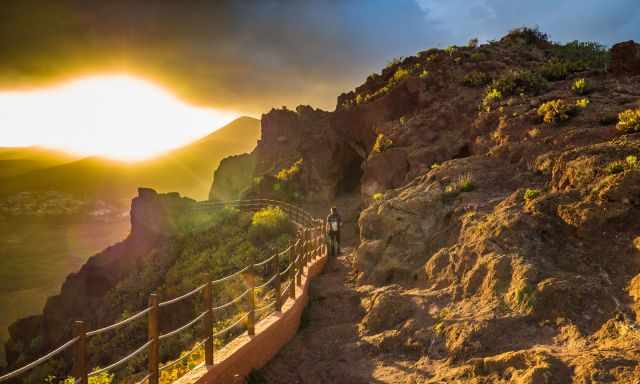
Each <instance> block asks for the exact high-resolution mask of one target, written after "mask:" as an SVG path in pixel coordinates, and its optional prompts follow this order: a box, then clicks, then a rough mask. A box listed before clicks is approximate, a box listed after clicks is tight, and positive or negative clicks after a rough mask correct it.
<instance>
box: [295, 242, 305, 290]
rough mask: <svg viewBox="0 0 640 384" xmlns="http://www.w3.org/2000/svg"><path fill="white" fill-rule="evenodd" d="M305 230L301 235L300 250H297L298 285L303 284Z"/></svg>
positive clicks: (296, 278)
mask: <svg viewBox="0 0 640 384" xmlns="http://www.w3.org/2000/svg"><path fill="white" fill-rule="evenodd" d="M304 247H305V245H304V232H303V234H302V235H301V236H300V246H299V247H298V252H297V254H298V255H297V257H296V258H297V259H298V262H297V265H296V274H295V275H296V277H295V280H296V281H295V282H296V283H297V284H298V285H302V270H303V269H304V264H303V263H304Z"/></svg>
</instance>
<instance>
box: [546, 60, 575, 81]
mask: <svg viewBox="0 0 640 384" xmlns="http://www.w3.org/2000/svg"><path fill="white" fill-rule="evenodd" d="M539 71H540V74H541V75H542V77H544V78H545V79H547V80H549V81H558V80H564V79H566V78H567V75H568V74H569V64H567V63H566V62H565V61H563V60H559V59H556V58H553V59H551V60H549V61H547V62H546V63H544V64H542V66H541V67H540V69H539Z"/></svg>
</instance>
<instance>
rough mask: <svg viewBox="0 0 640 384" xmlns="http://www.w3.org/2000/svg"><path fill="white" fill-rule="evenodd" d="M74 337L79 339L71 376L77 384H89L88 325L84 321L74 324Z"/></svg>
mask: <svg viewBox="0 0 640 384" xmlns="http://www.w3.org/2000/svg"><path fill="white" fill-rule="evenodd" d="M73 337H77V338H78V341H76V345H75V350H74V354H73V355H74V356H73V368H72V370H71V376H73V377H74V378H75V379H76V380H77V381H76V383H80V384H88V383H89V368H88V365H87V325H86V323H85V322H84V321H75V322H74V323H73Z"/></svg>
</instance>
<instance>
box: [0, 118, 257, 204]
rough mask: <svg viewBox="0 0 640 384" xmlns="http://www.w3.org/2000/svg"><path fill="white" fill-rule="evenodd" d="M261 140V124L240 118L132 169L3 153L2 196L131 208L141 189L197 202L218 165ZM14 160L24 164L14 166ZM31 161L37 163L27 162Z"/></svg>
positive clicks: (97, 159) (89, 159) (0, 154)
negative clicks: (72, 198)
mask: <svg viewBox="0 0 640 384" xmlns="http://www.w3.org/2000/svg"><path fill="white" fill-rule="evenodd" d="M259 137H260V120H258V119H254V118H251V117H240V118H238V119H236V120H234V121H233V122H231V123H229V124H228V125H226V126H224V127H222V128H220V129H218V130H216V131H214V132H213V133H211V134H210V135H208V136H206V137H204V138H202V139H200V140H197V141H195V142H193V143H191V144H188V145H186V146H184V147H181V148H178V149H175V150H173V151H170V152H167V153H165V154H163V155H160V156H158V157H156V158H154V159H151V160H147V161H143V162H139V163H133V164H129V163H123V162H118V161H113V160H108V159H104V158H100V157H87V158H82V159H79V160H78V159H73V158H66V159H63V158H61V157H60V158H58V157H55V156H53V155H50V156H48V157H47V156H45V155H46V152H43V154H42V155H40V156H39V157H36V156H35V152H34V155H32V156H31V157H22V158H19V157H17V156H13V155H11V151H10V149H8V148H7V149H2V150H0V169H2V171H0V177H2V176H1V175H2V174H3V173H4V174H5V175H7V176H5V177H4V178H3V179H2V183H0V194H4V195H7V194H12V193H17V192H22V191H42V190H56V191H63V192H68V193H72V194H75V195H78V196H80V197H84V198H99V199H104V200H111V201H124V200H127V204H128V200H129V199H130V198H131V197H132V196H134V195H135V193H136V188H137V187H139V186H148V187H152V188H155V189H157V190H159V191H178V192H180V193H181V194H183V195H186V196H189V197H192V198H195V199H205V198H206V197H207V196H208V192H209V187H210V185H211V180H212V178H213V172H214V170H215V169H216V168H217V166H218V164H219V163H220V160H222V159H223V158H224V157H226V156H230V155H235V154H239V153H245V152H250V151H251V150H252V149H253V148H254V147H255V146H256V142H257V140H258V139H259ZM27 150H28V149H27V148H25V149H16V150H15V151H16V152H20V151H27ZM32 151H34V150H32ZM27 152H28V151H27ZM12 156H13V157H12ZM16 159H25V160H20V161H21V162H16ZM28 159H34V160H32V161H31V162H28ZM36 160H37V161H36ZM45 160H48V161H49V163H47V162H46V161H45ZM2 161H7V162H8V163H5V164H7V166H2V164H3V163H2ZM12 161H13V163H11V162H12ZM13 167H15V168H13ZM4 168H7V169H4ZM12 173H13V174H12Z"/></svg>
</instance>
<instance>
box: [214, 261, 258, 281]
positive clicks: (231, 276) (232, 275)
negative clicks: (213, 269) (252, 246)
mask: <svg viewBox="0 0 640 384" xmlns="http://www.w3.org/2000/svg"><path fill="white" fill-rule="evenodd" d="M249 268H251V266H250V265H247V266H246V267H244V268H242V269H240V270H238V271H235V272H234V273H232V274H230V275H229V276H225V277H222V278H220V279H218V280H213V281H212V282H211V284H219V283H222V282H225V281H227V280H230V279H233V278H234V277H236V276H238V275H240V274H243V273H245V272H247V271H248V270H249Z"/></svg>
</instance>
